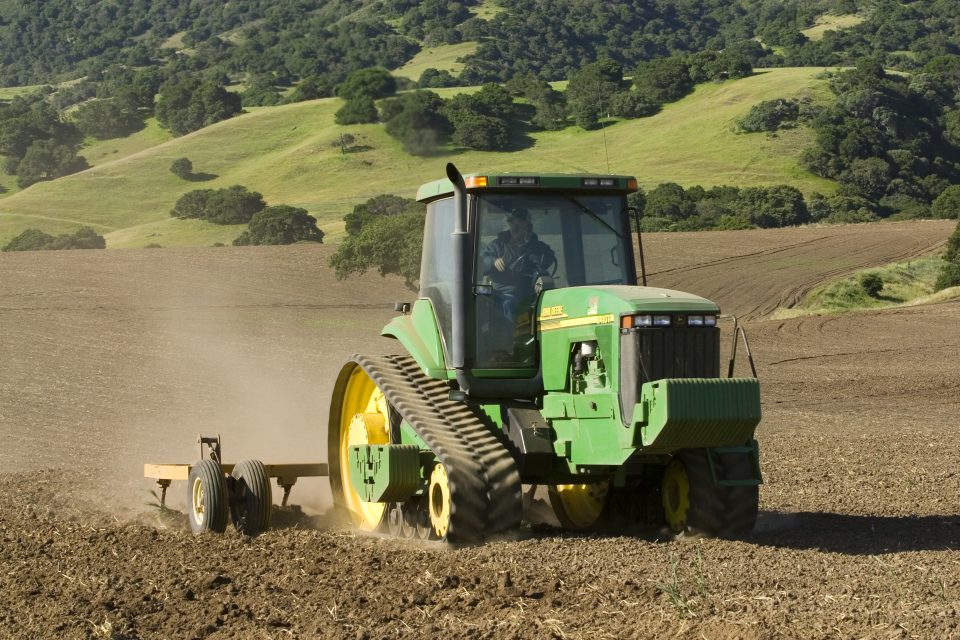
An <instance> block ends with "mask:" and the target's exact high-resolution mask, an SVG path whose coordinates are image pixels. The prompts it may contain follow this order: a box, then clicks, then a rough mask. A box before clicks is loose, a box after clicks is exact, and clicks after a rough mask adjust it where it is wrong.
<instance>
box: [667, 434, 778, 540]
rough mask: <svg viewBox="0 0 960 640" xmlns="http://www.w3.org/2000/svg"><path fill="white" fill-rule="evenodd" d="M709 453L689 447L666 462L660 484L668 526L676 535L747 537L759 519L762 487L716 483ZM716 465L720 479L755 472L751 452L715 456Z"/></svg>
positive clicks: (747, 475)
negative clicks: (758, 512)
mask: <svg viewBox="0 0 960 640" xmlns="http://www.w3.org/2000/svg"><path fill="white" fill-rule="evenodd" d="M707 455H708V453H707V451H706V450H704V449H688V450H684V451H680V452H679V453H678V454H677V455H676V456H675V457H674V459H673V460H672V461H671V462H670V464H669V465H667V468H666V470H665V471H664V474H663V480H662V484H661V492H662V497H663V515H664V519H665V520H666V522H667V526H669V527H670V529H671V530H672V531H673V532H674V533H676V534H683V533H700V534H704V535H708V536H717V537H721V538H735V537H740V536H745V535H747V534H749V533H750V532H751V531H752V530H753V526H754V524H756V521H757V511H758V506H759V495H760V493H759V487H757V485H755V484H754V485H738V486H725V485H720V484H717V483H716V482H714V480H713V473H711V471H710V460H709V459H708V458H707ZM713 464H714V469H715V471H716V475H717V477H718V478H743V477H749V476H750V475H751V474H752V471H751V469H752V464H753V462H752V460H751V458H750V454H739V455H724V456H715V458H714V462H713Z"/></svg>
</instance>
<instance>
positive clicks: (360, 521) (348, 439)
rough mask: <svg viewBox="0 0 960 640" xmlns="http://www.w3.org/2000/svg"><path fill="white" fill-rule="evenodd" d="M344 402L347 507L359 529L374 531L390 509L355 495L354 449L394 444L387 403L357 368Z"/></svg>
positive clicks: (341, 442) (343, 462)
mask: <svg viewBox="0 0 960 640" xmlns="http://www.w3.org/2000/svg"><path fill="white" fill-rule="evenodd" d="M341 402H342V404H341V412H340V425H339V429H340V431H339V436H340V437H339V445H340V447H339V452H340V487H341V490H342V498H343V506H344V507H346V509H347V511H349V512H350V517H351V518H352V519H353V523H354V525H356V527H357V528H358V529H360V530H362V531H373V530H374V529H376V528H377V527H379V526H380V523H381V522H382V521H383V516H384V514H385V513H386V506H387V505H386V503H382V502H365V501H364V500H363V499H362V498H360V496H359V495H358V494H357V492H356V491H354V489H353V485H352V484H351V483H350V446H351V445H357V444H389V443H390V435H389V433H388V431H387V425H389V414H388V409H387V401H386V398H384V396H383V392H381V391H380V389H378V388H377V385H376V383H375V382H374V381H373V380H371V379H370V376H368V375H367V374H366V372H365V371H364V370H363V369H361V368H360V367H359V366H357V367H355V368H354V369H353V370H352V371H351V373H350V378H349V379H348V381H347V385H346V388H345V389H344V391H343V395H342V399H341Z"/></svg>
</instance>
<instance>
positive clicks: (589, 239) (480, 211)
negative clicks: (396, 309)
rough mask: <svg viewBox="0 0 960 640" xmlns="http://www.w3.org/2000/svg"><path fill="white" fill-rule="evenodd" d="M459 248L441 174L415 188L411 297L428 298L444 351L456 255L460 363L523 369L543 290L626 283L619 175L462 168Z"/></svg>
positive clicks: (529, 360) (625, 181)
mask: <svg viewBox="0 0 960 640" xmlns="http://www.w3.org/2000/svg"><path fill="white" fill-rule="evenodd" d="M464 184H465V187H466V189H465V196H466V197H465V202H464V204H465V211H464V212H463V214H465V220H463V223H464V229H463V233H462V235H463V236H464V238H463V239H464V241H465V242H464V250H463V251H462V255H460V256H458V255H456V254H457V253H458V252H457V251H456V250H455V249H456V247H455V245H456V243H455V242H451V236H452V235H454V234H455V227H456V224H457V211H456V197H455V194H454V185H453V183H452V182H451V181H450V180H438V181H435V182H431V183H428V184H426V185H424V186H423V187H421V188H420V190H419V192H418V194H417V199H418V200H420V201H422V202H426V203H427V216H426V224H425V227H424V243H423V258H422V263H421V272H420V298H421V299H422V300H429V301H430V303H431V306H432V309H433V311H434V313H435V315H436V322H437V325H438V329H439V331H440V335H441V339H442V341H443V345H444V348H443V352H444V357H445V364H446V366H447V367H448V368H452V367H455V366H456V365H455V364H454V362H453V360H452V355H453V349H452V348H450V347H451V346H452V345H453V343H454V335H453V334H454V324H455V323H454V317H453V315H454V313H453V312H454V309H455V308H456V306H457V305H456V302H455V300H454V292H455V291H456V290H457V288H458V282H457V274H458V272H459V269H457V268H456V267H457V263H458V262H463V270H464V272H463V277H464V278H465V280H466V283H467V286H466V287H464V288H465V289H466V291H464V294H465V295H464V299H463V306H464V316H465V323H464V328H465V336H464V342H465V344H464V346H465V358H466V366H467V367H468V368H470V369H471V370H472V371H473V373H474V375H478V376H484V375H487V376H491V377H493V376H496V377H515V378H523V377H531V376H534V375H536V371H537V369H538V353H537V347H538V346H537V340H536V330H535V319H536V316H537V309H536V306H537V300H538V298H539V296H540V293H541V292H543V291H545V290H550V289H559V288H566V287H577V286H584V285H635V284H636V267H635V264H634V259H633V250H632V241H631V234H630V227H629V217H628V214H627V202H626V195H627V194H628V193H630V192H632V191H636V188H637V186H636V185H637V183H636V180H635V179H633V178H630V177H627V176H595V175H576V176H570V175H556V174H540V175H529V174H524V175H518V174H499V175H489V174H488V175H483V176H480V175H468V176H465V177H464Z"/></svg>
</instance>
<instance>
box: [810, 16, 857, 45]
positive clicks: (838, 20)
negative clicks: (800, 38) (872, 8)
mask: <svg viewBox="0 0 960 640" xmlns="http://www.w3.org/2000/svg"><path fill="white" fill-rule="evenodd" d="M864 19H865V18H864V17H863V16H858V15H852V14H846V15H842V16H834V15H830V14H824V15H822V16H820V17H819V18H817V23H816V24H815V25H813V26H812V27H810V28H809V29H804V30H802V31H801V32H800V33H802V34H803V35H805V36H807V37H808V38H810V39H811V40H822V39H823V34H825V33H826V32H827V31H840V30H841V29H849V28H850V27H855V26H857V25H858V24H860V23H861V22H863V21H864Z"/></svg>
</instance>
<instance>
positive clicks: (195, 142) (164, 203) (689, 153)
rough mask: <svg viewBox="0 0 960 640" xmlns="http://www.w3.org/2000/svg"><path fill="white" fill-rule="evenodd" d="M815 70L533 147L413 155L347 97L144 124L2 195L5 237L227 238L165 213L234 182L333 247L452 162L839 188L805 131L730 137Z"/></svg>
mask: <svg viewBox="0 0 960 640" xmlns="http://www.w3.org/2000/svg"><path fill="white" fill-rule="evenodd" d="M819 71H820V70H819V69H812V68H788V69H775V70H764V71H760V72H758V73H757V74H755V75H754V76H752V77H749V78H745V79H743V80H737V81H729V82H725V83H719V84H706V85H701V86H699V87H697V89H696V91H695V92H694V93H693V94H691V95H690V96H687V97H686V98H684V99H682V100H680V101H679V102H676V103H673V104H668V105H666V106H665V107H664V109H663V111H662V112H661V113H659V114H658V115H656V116H653V117H650V118H644V119H639V120H630V121H621V122H615V123H611V124H610V125H608V126H607V127H606V129H605V130H602V131H600V130H598V131H583V130H580V129H578V128H574V127H571V128H568V129H566V130H563V131H556V132H534V133H531V134H530V137H531V139H532V145H531V146H530V147H529V148H528V149H525V150H523V151H519V152H512V153H502V152H501V153H493V152H478V151H463V152H460V151H456V152H454V153H450V154H444V155H437V156H435V157H429V158H419V157H413V156H409V155H407V154H405V153H404V152H403V151H402V150H401V149H400V145H399V143H398V142H396V141H395V140H393V139H392V138H390V137H389V136H387V134H386V133H385V132H384V130H383V127H382V126H380V125H354V126H347V127H341V126H338V125H336V124H334V122H333V114H334V112H335V111H336V110H337V108H339V105H340V104H341V103H340V101H339V100H338V99H335V98H330V99H324V100H316V101H311V102H304V103H296V104H290V105H284V106H279V107H270V108H262V109H255V110H251V113H249V114H246V115H243V116H239V117H236V118H234V119H231V120H227V121H224V122H220V123H218V124H215V125H213V126H211V127H207V128H206V129H203V130H201V131H197V132H195V133H192V134H189V135H186V136H183V137H181V138H176V139H172V140H169V141H166V142H159V143H156V144H153V145H152V146H148V145H150V144H151V141H152V140H160V139H161V138H160V137H159V135H158V133H157V132H156V131H153V130H151V129H150V128H148V129H147V130H146V131H144V132H142V134H140V137H139V138H137V139H136V140H135V141H133V142H131V141H123V140H120V141H108V142H106V143H99V144H98V146H97V147H96V149H95V150H94V149H91V151H96V153H91V154H90V155H91V156H93V157H92V158H91V162H93V163H95V164H96V166H94V167H93V168H92V169H89V170H87V171H84V172H82V173H79V174H74V175H71V176H67V177H65V178H60V179H58V180H54V181H52V182H44V183H38V184H36V185H33V186H31V187H30V188H28V189H26V190H24V191H21V192H19V193H14V194H12V195H9V196H7V197H5V198H2V199H0V243H5V242H6V241H7V240H9V239H10V238H11V237H13V236H15V235H16V234H18V233H19V232H21V231H22V230H24V229H26V228H29V227H34V228H39V229H42V230H44V231H46V232H47V233H64V232H68V231H72V230H73V229H75V228H76V227H77V226H80V225H89V226H92V227H94V228H95V229H97V230H98V231H99V232H100V233H103V234H105V235H106V237H107V241H108V246H110V247H111V248H117V247H142V246H145V245H147V244H152V243H156V244H160V245H162V246H196V245H209V244H212V243H214V242H229V241H230V240H232V239H233V238H234V237H236V236H237V235H238V234H239V232H240V229H239V228H238V227H222V226H217V225H212V224H208V223H202V222H198V221H182V220H175V219H172V218H170V216H169V211H170V208H171V207H172V206H173V204H174V202H175V201H176V200H177V198H178V197H179V196H180V195H182V194H183V193H185V192H187V191H190V190H193V189H199V188H220V187H227V186H230V185H234V184H242V185H244V186H246V187H248V188H249V189H252V190H255V191H259V192H261V193H262V194H263V195H264V197H265V199H266V200H267V203H268V204H289V205H294V206H298V207H303V208H305V209H307V210H308V211H309V212H310V213H311V214H312V215H314V216H316V217H317V219H318V220H319V226H320V228H321V229H323V230H324V231H325V232H326V233H327V239H328V240H330V241H334V242H336V240H337V237H338V236H339V235H340V234H341V233H342V227H343V223H342V220H341V218H342V216H343V215H344V214H345V213H347V212H349V211H350V209H351V208H352V207H353V205H355V204H357V203H359V202H363V201H364V200H366V199H367V198H370V197H372V196H374V195H377V194H380V193H396V194H399V195H405V196H412V194H413V193H414V192H415V190H416V188H417V186H418V185H419V184H420V183H422V182H425V181H428V180H431V179H434V178H436V177H438V176H440V175H443V167H444V165H445V163H447V162H448V161H450V160H453V161H454V162H456V163H457V165H458V166H459V167H460V168H461V170H463V171H478V170H480V171H482V170H490V171H494V170H497V171H570V172H586V171H590V172H606V171H607V170H608V169H609V171H610V172H614V173H630V174H635V175H636V176H637V177H638V178H639V180H640V183H641V184H642V185H643V186H644V187H646V188H650V187H653V186H656V185H657V184H659V183H662V182H677V183H679V184H681V185H683V186H691V185H694V184H701V185H704V186H709V185H717V184H732V185H738V186H751V185H765V184H775V183H788V184H792V185H794V186H796V187H798V188H800V189H801V190H802V191H804V192H805V193H808V194H809V193H810V192H812V191H820V192H823V193H830V192H832V191H833V190H834V185H833V183H832V182H829V181H826V180H823V179H820V178H817V177H815V176H813V175H811V174H809V173H807V172H806V171H804V170H803V169H802V168H801V167H800V166H799V164H798V162H797V159H798V157H799V153H800V151H801V150H802V149H803V148H804V147H806V146H807V145H808V144H809V143H810V142H811V141H812V133H811V132H810V131H808V130H806V129H803V128H798V129H795V130H788V131H783V132H781V133H779V134H778V135H777V136H766V135H764V134H752V135H738V134H735V133H734V132H733V123H734V121H735V120H736V119H737V118H739V117H741V116H743V115H744V114H745V113H746V112H747V111H748V110H749V109H750V107H751V106H752V105H754V104H756V103H757V102H759V101H761V100H770V99H774V98H779V97H794V96H800V95H812V96H814V97H815V98H822V99H826V98H827V95H828V91H827V89H826V86H825V83H824V82H823V81H822V80H819V79H817V78H816V76H817V74H818V73H819ZM447 91H449V92H453V91H455V90H446V91H445V92H444V93H446V92H447ZM341 133H351V134H352V135H354V136H355V137H356V142H355V143H354V148H353V149H352V150H351V152H349V153H346V154H344V153H342V152H341V150H340V147H339V145H338V140H339V137H340V134H341ZM154 136H156V137H154ZM604 140H606V150H605V149H604ZM144 147H145V148H144ZM138 149H142V150H139V151H138ZM81 153H84V151H83V150H81ZM126 154H129V155H126ZM180 157H187V158H189V159H190V160H191V161H192V162H193V166H194V171H195V172H196V173H198V174H208V176H209V177H210V179H208V180H205V181H202V182H189V181H185V180H181V179H180V178H177V177H175V176H174V175H173V174H171V173H170V171H169V167H170V163H171V162H172V161H173V160H174V159H176V158H180ZM113 158H115V159H113ZM608 159H609V160H608Z"/></svg>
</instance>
